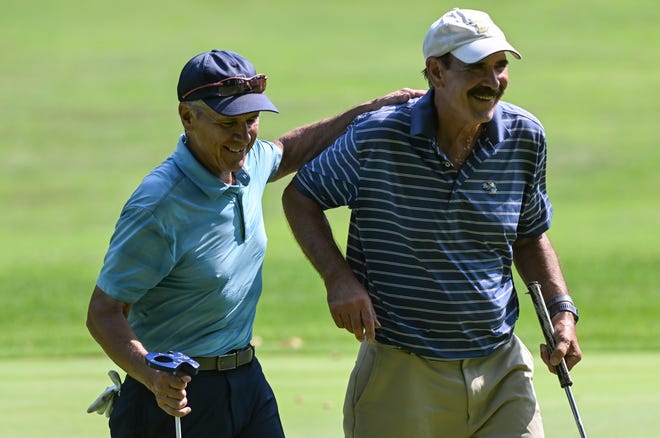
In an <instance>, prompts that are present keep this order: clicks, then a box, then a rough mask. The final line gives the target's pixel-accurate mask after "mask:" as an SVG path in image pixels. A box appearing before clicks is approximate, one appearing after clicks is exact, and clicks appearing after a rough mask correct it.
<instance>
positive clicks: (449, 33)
mask: <svg viewBox="0 0 660 438" xmlns="http://www.w3.org/2000/svg"><path fill="white" fill-rule="evenodd" d="M423 51H424V59H427V58H429V57H432V56H442V55H444V54H446V53H450V52H451V54H452V55H454V56H455V57H457V58H458V59H460V60H461V61H463V62H464V63H466V64H472V63H475V62H477V61H480V60H482V59H484V58H485V57H487V56H490V55H492V54H493V53H495V52H502V51H506V52H511V53H512V54H513V56H515V57H516V58H518V59H521V58H522V56H521V55H520V53H518V51H517V50H516V49H514V48H513V46H512V45H511V44H509V43H508V42H507V40H506V37H505V36H504V32H502V31H501V30H500V28H499V27H497V26H496V25H495V23H493V20H491V19H490V17H489V16H488V14H487V13H485V12H481V11H474V10H471V9H458V8H454V9H452V10H451V11H449V12H447V13H446V14H445V15H443V16H442V17H440V18H439V19H438V20H437V21H436V22H435V23H433V24H432V25H431V27H430V28H429V31H428V32H427V33H426V37H425V38H424V46H423Z"/></svg>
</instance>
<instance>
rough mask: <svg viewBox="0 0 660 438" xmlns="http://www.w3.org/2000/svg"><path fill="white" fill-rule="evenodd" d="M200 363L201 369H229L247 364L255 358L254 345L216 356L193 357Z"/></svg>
mask: <svg viewBox="0 0 660 438" xmlns="http://www.w3.org/2000/svg"><path fill="white" fill-rule="evenodd" d="M192 359H194V360H195V361H197V362H198V363H199V371H228V370H233V369H236V368H238V367H241V366H243V365H247V364H249V363H250V362H252V359H254V346H252V345H248V346H247V347H245V348H241V349H240V350H235V351H230V352H229V353H226V354H223V355H220V356H215V357H193V358H192Z"/></svg>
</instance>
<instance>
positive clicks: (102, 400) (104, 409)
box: [87, 370, 121, 418]
mask: <svg viewBox="0 0 660 438" xmlns="http://www.w3.org/2000/svg"><path fill="white" fill-rule="evenodd" d="M108 376H110V380H112V383H114V385H112V386H108V387H107V388H105V391H103V392H102V393H101V395H99V396H98V397H97V398H96V400H94V401H93V402H92V404H91V405H89V407H88V408H87V413H88V414H91V413H92V412H96V413H97V414H99V415H102V414H105V416H106V417H108V418H110V412H112V405H113V403H114V402H115V397H117V395H119V392H120V391H121V379H120V378H119V373H117V371H115V370H110V371H108Z"/></svg>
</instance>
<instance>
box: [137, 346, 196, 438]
mask: <svg viewBox="0 0 660 438" xmlns="http://www.w3.org/2000/svg"><path fill="white" fill-rule="evenodd" d="M145 361H146V362H147V365H149V366H150V367H151V368H154V369H157V370H160V371H165V372H168V373H171V374H174V375H176V373H177V372H181V373H184V374H187V375H189V376H194V375H196V374H197V371H198V369H199V363H197V361H195V360H193V359H191V358H189V357H188V356H186V355H185V354H183V353H179V352H175V351H168V352H167V353H149V354H147V357H146V358H145ZM174 430H175V431H176V438H181V418H180V417H174Z"/></svg>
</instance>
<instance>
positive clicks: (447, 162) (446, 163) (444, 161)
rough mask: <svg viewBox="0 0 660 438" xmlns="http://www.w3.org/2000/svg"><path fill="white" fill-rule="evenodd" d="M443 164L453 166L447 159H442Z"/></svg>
mask: <svg viewBox="0 0 660 438" xmlns="http://www.w3.org/2000/svg"><path fill="white" fill-rule="evenodd" d="M442 165H443V166H445V167H447V168H449V167H451V163H450V162H449V161H447V160H442Z"/></svg>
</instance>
